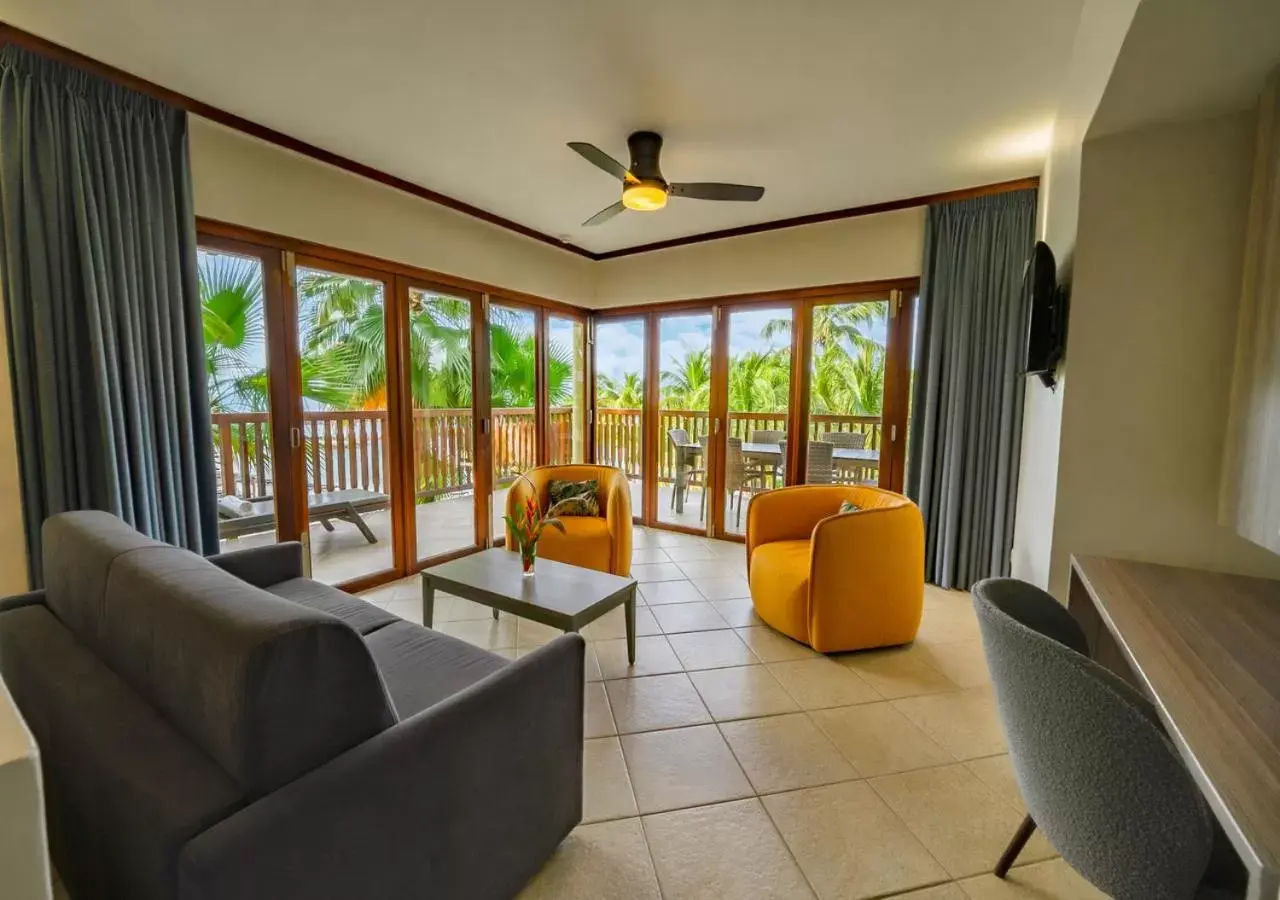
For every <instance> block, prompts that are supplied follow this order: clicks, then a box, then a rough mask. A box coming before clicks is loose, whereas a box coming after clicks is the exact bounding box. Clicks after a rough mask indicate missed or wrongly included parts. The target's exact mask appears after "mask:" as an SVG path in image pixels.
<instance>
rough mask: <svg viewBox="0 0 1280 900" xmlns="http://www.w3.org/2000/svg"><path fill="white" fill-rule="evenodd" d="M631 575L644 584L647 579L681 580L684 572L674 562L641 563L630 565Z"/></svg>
mask: <svg viewBox="0 0 1280 900" xmlns="http://www.w3.org/2000/svg"><path fill="white" fill-rule="evenodd" d="M631 577H632V578H634V579H635V580H636V581H637V582H638V583H639V584H644V583H646V582H649V581H682V580H684V577H685V574H684V573H683V572H681V571H680V569H679V567H678V566H677V565H676V564H675V563H641V564H640V565H638V566H637V565H633V566H632V567H631Z"/></svg>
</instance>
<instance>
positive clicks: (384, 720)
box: [0, 512, 583, 900]
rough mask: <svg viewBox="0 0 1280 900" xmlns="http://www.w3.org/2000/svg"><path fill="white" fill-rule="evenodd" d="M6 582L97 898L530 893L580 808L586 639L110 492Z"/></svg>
mask: <svg viewBox="0 0 1280 900" xmlns="http://www.w3.org/2000/svg"><path fill="white" fill-rule="evenodd" d="M43 537H44V560H43V567H44V582H45V589H44V590H42V591H36V592H33V593H30V594H24V595H20V596H17V597H10V598H8V599H7V600H3V601H0V673H2V674H3V677H4V679H5V681H6V682H7V684H8V686H9V688H10V690H11V691H12V693H13V696H14V698H15V700H16V702H17V704H18V706H19V708H20V709H21V710H22V713H23V715H24V716H25V717H26V719H27V722H28V723H29V725H30V727H31V730H32V732H33V733H34V735H35V737H36V741H37V743H38V744H39V747H40V753H41V758H42V767H43V772H44V781H45V795H46V814H47V818H48V823H49V838H50V845H51V852H52V855H53V860H54V863H55V865H56V866H57V867H58V870H59V872H60V874H61V875H62V879H63V881H64V883H65V884H66V885H67V888H68V890H69V892H70V894H71V896H72V897H73V898H74V900H90V898H128V900H150V898H157V900H158V898H182V900H214V898H218V900H232V898H236V900H252V898H264V900H288V898H307V900H323V898H334V900H338V898H342V900H352V898H370V900H373V898H393V897H394V898H403V897H412V898H416V900H426V898H449V900H470V898H476V900H487V898H494V900H500V898H501V900H505V898H509V897H512V896H514V895H515V894H516V893H517V892H518V891H519V890H520V888H521V886H522V885H523V884H524V883H525V882H526V881H527V880H528V879H529V878H530V877H531V876H532V875H533V874H535V873H536V872H537V871H538V869H539V868H540V867H541V866H542V864H543V863H544V862H545V861H546V859H547V858H548V857H549V856H550V855H551V853H552V852H553V851H554V850H555V848H556V846H557V845H558V844H559V842H560V841H561V839H563V838H564V837H565V835H567V834H568V833H569V831H570V829H572V828H573V827H574V826H575V825H576V824H577V823H578V821H579V820H580V819H581V815H582V680H583V668H582V667H583V643H582V639H581V638H580V637H579V636H577V635H565V636H563V637H559V638H556V639H555V640H553V641H552V642H551V643H549V644H548V645H546V646H545V647H542V648H540V649H538V650H536V651H534V652H532V653H530V654H528V655H527V656H524V657H522V658H521V659H519V660H518V661H516V662H508V661H506V660H504V659H503V658H501V657H498V656H496V655H494V654H491V653H488V652H485V651H483V650H479V649H477V648H475V647H472V646H470V645H469V644H466V643H463V642H461V641H458V640H455V639H453V638H451V637H449V636H447V635H444V634H440V633H438V632H434V631H431V630H429V629H426V628H422V627H421V626H418V625H414V624H412V623H410V622H406V621H404V620H402V619H399V618H397V617H396V616H394V615H391V614H390V613H388V612H387V611H385V610H383V609H380V608H378V607H375V606H373V605H371V604H368V603H365V602H363V601H361V600H359V599H357V598H355V597H351V596H349V595H347V594H343V593H341V592H339V591H336V590H334V589H332V588H329V587H326V586H324V585H320V584H317V583H316V582H313V581H309V580H307V579H304V578H302V577H301V575H302V556H301V548H300V546H299V545H297V544H281V545H276V546H270V547H264V548H259V549H253V550H245V551H241V552H237V553H229V554H225V555H222V556H219V557H211V558H209V559H202V558H201V557H199V556H196V555H195V554H192V553H189V552H187V551H185V550H179V549H176V548H174V547H170V546H168V545H165V544H160V543H157V542H155V541H152V540H149V539H148V538H146V537H143V536H142V535H140V534H138V533H137V532H136V531H134V530H133V529H131V528H129V527H128V526H127V525H125V524H124V523H123V522H121V521H120V520H118V519H116V518H114V517H112V516H110V515H107V514H105V513H98V512H78V513H65V514H62V515H58V516H54V517H52V518H51V519H49V520H48V521H47V522H46V523H45V526H44V532H43Z"/></svg>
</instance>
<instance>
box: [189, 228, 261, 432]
mask: <svg viewBox="0 0 1280 900" xmlns="http://www.w3.org/2000/svg"><path fill="white" fill-rule="evenodd" d="M196 272H197V277H198V280H199V285H200V307H201V318H202V320H203V325H204V366H205V373H206V374H207V376H208V383H209V405H210V407H211V408H212V410H213V411H214V412H226V411H246V410H252V411H262V410H265V409H266V408H267V384H266V372H265V370H264V369H263V367H262V366H261V364H260V363H261V359H259V358H256V357H257V356H258V355H259V354H256V353H255V352H254V351H255V349H260V348H261V347H262V346H263V342H264V341H265V337H266V332H265V329H264V323H263V314H262V312H263V301H262V267H261V266H260V265H258V264H256V262H255V261H254V260H251V259H245V258H243V257H238V256H223V255H220V254H219V255H214V254H209V253H201V254H200V255H199V258H198V260H197V264H196Z"/></svg>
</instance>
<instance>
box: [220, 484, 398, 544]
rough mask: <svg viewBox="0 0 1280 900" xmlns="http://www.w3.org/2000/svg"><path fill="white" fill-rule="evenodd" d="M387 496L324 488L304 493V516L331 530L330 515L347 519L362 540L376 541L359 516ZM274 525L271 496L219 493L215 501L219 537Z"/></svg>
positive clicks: (381, 505)
mask: <svg viewBox="0 0 1280 900" xmlns="http://www.w3.org/2000/svg"><path fill="white" fill-rule="evenodd" d="M388 502H389V498H388V497H387V495H386V494H378V493H375V492H373V491H366V490H364V489H363V488H350V489H348V490H344V491H326V492H325V493H322V494H307V517H308V519H309V520H310V521H312V522H319V523H320V524H321V525H322V526H324V529H325V531H333V522H332V521H331V520H332V519H339V520H341V521H344V522H350V523H351V524H352V525H354V526H356V527H357V528H359V529H360V533H361V534H363V535H364V538H365V540H366V541H368V542H369V543H370V544H376V543H378V536H377V535H376V534H374V533H373V529H371V528H370V527H369V526H368V524H367V523H366V522H365V520H364V519H363V518H362V516H363V515H364V514H365V513H371V512H377V511H378V510H380V509H386V508H387V503H388ZM275 527H276V503H275V499H274V498H272V497H263V498H260V499H257V500H252V501H249V500H240V499H239V498H237V497H223V498H222V499H221V500H219V501H218V536H219V537H221V538H224V539H225V538H237V537H243V536H244V535H248V534H258V533H259V532H263V531H274V530H275Z"/></svg>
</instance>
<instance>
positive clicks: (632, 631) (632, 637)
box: [624, 585, 636, 666]
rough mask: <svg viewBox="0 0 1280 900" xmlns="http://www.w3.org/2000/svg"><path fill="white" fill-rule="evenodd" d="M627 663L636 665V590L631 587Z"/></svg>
mask: <svg viewBox="0 0 1280 900" xmlns="http://www.w3.org/2000/svg"><path fill="white" fill-rule="evenodd" d="M624 605H625V606H626V609H627V662H628V663H630V664H631V665H633V666H634V665H635V664H636V588H635V585H632V586H631V593H630V594H628V595H627V600H626V603H625V604H624Z"/></svg>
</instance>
